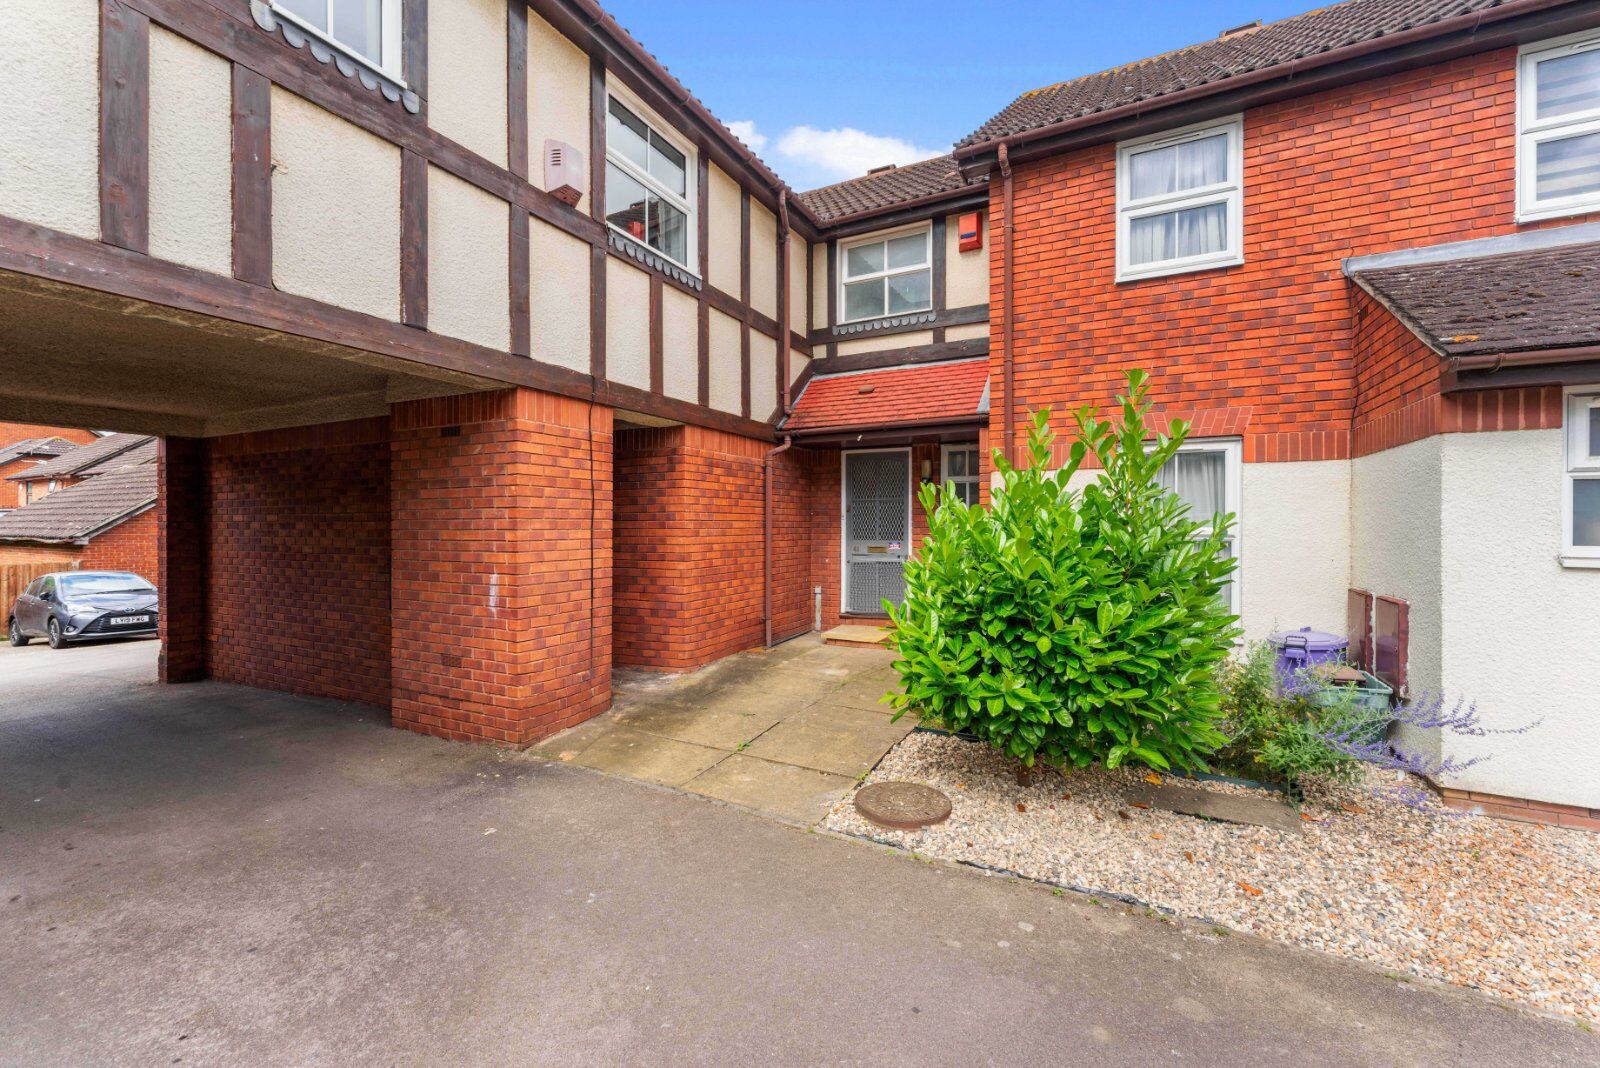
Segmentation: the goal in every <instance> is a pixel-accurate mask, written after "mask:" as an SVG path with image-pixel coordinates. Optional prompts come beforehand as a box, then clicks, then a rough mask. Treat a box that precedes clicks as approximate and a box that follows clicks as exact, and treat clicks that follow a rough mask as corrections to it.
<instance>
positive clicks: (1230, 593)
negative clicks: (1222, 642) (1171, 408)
mask: <svg viewBox="0 0 1600 1068" xmlns="http://www.w3.org/2000/svg"><path fill="white" fill-rule="evenodd" d="M1243 458H1244V457H1243V450H1242V449H1241V448H1240V444H1239V442H1237V441H1197V442H1192V443H1189V444H1186V445H1184V446H1183V447H1182V448H1181V449H1179V450H1178V453H1177V455H1175V456H1173V458H1172V459H1170V460H1168V461H1167V463H1166V465H1165V466H1164V467H1162V469H1161V474H1160V479H1161V484H1162V485H1164V486H1166V487H1167V488H1168V489H1170V490H1172V491H1173V492H1174V493H1176V494H1177V495H1178V496H1179V497H1180V498H1181V499H1182V500H1183V502H1184V503H1185V504H1187V505H1188V506H1189V512H1190V514H1191V515H1192V516H1193V517H1194V518H1195V519H1198V520H1199V521H1200V522H1202V523H1209V522H1210V521H1212V520H1213V519H1215V518H1216V517H1217V516H1221V515H1229V514H1231V515H1233V516H1234V524H1233V528H1232V532H1231V533H1230V535H1229V537H1228V539H1227V541H1226V542H1225V543H1224V550H1223V551H1224V552H1226V553H1227V554H1228V555H1229V556H1231V557H1233V558H1234V559H1236V560H1237V559H1240V542H1241V539H1240V537H1239V520H1240V516H1241V515H1242V514H1243V513H1242V510H1241V508H1240V497H1241V492H1240V484H1241V482H1242V480H1243V479H1242V475H1243V463H1242V461H1243ZM1224 596H1226V597H1227V599H1228V604H1229V606H1230V607H1231V608H1232V609H1233V611H1234V613H1235V614H1237V613H1238V611H1239V573H1238V572H1237V571H1235V572H1234V574H1233V580H1232V581H1231V582H1229V583H1228V586H1227V588H1226V590H1225V591H1224Z"/></svg>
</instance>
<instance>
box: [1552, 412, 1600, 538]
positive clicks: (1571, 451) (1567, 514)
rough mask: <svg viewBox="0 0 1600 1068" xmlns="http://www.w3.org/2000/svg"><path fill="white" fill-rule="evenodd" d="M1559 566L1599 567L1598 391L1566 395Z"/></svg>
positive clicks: (1599, 458) (1599, 452)
mask: <svg viewBox="0 0 1600 1068" xmlns="http://www.w3.org/2000/svg"><path fill="white" fill-rule="evenodd" d="M1561 505H1562V508H1561V510H1562V512H1563V518H1564V519H1565V522H1564V523H1563V524H1562V525H1563V526H1564V527H1565V528H1566V537H1565V541H1566V545H1565V546H1564V547H1563V552H1562V554H1561V560H1562V563H1564V564H1567V565H1568V566H1569V567H1600V392H1596V391H1594V390H1592V389H1590V390H1588V391H1586V392H1577V393H1569V394H1568V395H1567V479H1566V486H1565V487H1564V488H1563V490H1562V502H1561Z"/></svg>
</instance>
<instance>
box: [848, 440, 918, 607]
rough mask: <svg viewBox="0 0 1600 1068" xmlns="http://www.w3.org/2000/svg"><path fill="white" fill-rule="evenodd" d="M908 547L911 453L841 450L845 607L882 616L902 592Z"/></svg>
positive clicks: (909, 539)
mask: <svg viewBox="0 0 1600 1068" xmlns="http://www.w3.org/2000/svg"><path fill="white" fill-rule="evenodd" d="M910 548H911V453H910V452H909V451H907V450H905V449H894V450H886V451H879V452H847V453H845V454H844V586H845V593H844V607H845V611H846V612H849V613H851V614H852V615H873V616H875V615H881V614H882V613H883V602H884V601H885V600H887V601H890V602H892V603H894V604H899V603H900V601H901V599H902V598H903V597H904V596H905V592H906V576H905V563H906V553H907V551H908V550H909V549H910Z"/></svg>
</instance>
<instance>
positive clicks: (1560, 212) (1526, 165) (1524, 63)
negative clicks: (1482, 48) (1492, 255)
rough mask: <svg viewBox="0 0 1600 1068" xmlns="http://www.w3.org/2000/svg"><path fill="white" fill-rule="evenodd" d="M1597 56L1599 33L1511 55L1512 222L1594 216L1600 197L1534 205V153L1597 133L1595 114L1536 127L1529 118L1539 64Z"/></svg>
mask: <svg viewBox="0 0 1600 1068" xmlns="http://www.w3.org/2000/svg"><path fill="white" fill-rule="evenodd" d="M1596 50H1600V33H1596V32H1595V31H1593V30H1588V31H1585V32H1584V33H1579V34H1573V35H1571V36H1568V37H1560V38H1557V39H1556V40H1554V41H1540V42H1539V43H1537V44H1531V45H1523V46H1522V48H1521V49H1520V50H1519V51H1518V52H1517V166H1516V170H1517V212H1516V218H1517V221H1518V222H1533V221H1536V220H1538V219H1555V218H1560V217H1561V216H1564V215H1580V214H1583V213H1584V212H1590V211H1596V210H1600V193H1581V194H1577V195H1574V196H1568V197H1559V198H1557V199H1554V200H1547V201H1543V202H1541V201H1539V200H1538V196H1537V195H1538V191H1539V181H1538V179H1539V168H1538V164H1537V161H1536V153H1537V151H1538V148H1539V145H1540V144H1542V143H1543V142H1545V141H1554V140H1561V139H1564V138H1568V137H1572V136H1575V135H1578V134H1586V133H1600V108H1594V109H1591V110H1589V111H1583V112H1579V113H1577V114H1575V115H1562V116H1560V117H1559V118H1554V119H1545V120H1543V121H1540V120H1539V119H1538V118H1537V117H1536V116H1535V113H1534V109H1535V105H1536V104H1537V103H1538V92H1537V90H1538V80H1537V78H1536V76H1535V74H1536V71H1537V68H1538V66H1539V64H1540V63H1541V62H1543V61H1545V60H1549V59H1560V58H1561V57H1563V56H1570V55H1576V54H1578V53H1580V52H1593V51H1596Z"/></svg>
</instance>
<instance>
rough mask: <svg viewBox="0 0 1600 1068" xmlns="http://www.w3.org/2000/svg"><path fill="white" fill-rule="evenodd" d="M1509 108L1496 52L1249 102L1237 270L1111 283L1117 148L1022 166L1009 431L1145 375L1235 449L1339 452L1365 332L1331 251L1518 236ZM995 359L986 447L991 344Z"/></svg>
mask: <svg viewBox="0 0 1600 1068" xmlns="http://www.w3.org/2000/svg"><path fill="white" fill-rule="evenodd" d="M1514 102H1515V52H1514V51H1513V50H1510V49H1502V50H1499V51H1495V52H1490V53H1484V54H1482V55H1478V56H1471V57H1467V58H1464V59H1460V60H1456V61H1452V62H1449V63H1441V64H1437V65H1435V66H1431V67H1428V68H1424V69H1420V70H1416V71H1410V72H1405V73H1401V74H1395V75H1391V76H1388V77H1384V78H1379V79H1374V80H1372V81H1368V82H1365V83H1362V84H1360V85H1356V86H1351V87H1347V88H1342V89H1337V90H1329V91H1327V92H1322V93H1317V94H1313V95H1310V96H1306V97H1302V98H1298V99H1294V100H1289V101H1284V102H1281V103H1277V104H1271V105H1267V106H1265V107H1261V108H1256V109H1253V110H1250V111H1247V112H1246V113H1245V116H1244V167H1245V172H1244V175H1245V190H1244V198H1245V214H1244V234H1245V236H1244V241H1245V263H1244V264H1242V265H1240V266H1237V267H1230V268H1225V269H1220V270H1210V271H1202V272H1195V273H1192V274H1185V275H1176V276H1172V277H1168V278H1156V279H1148V280H1144V281H1138V282H1131V283H1124V284H1121V285H1119V284H1117V283H1116V281H1115V269H1116V265H1115V247H1116V242H1115V220H1116V193H1115V181H1114V179H1115V160H1116V149H1115V146H1114V145H1109V144H1107V145H1099V146H1094V147H1091V148H1086V149H1082V150H1079V151H1075V152H1070V153H1066V154H1063V155H1060V156H1056V157H1053V158H1050V159H1046V160H1041V161H1037V162H1031V163H1027V164H1021V165H1018V167H1017V168H1016V171H1015V196H1016V225H1017V228H1018V233H1017V237H1016V250H1015V264H1014V269H1015V287H1016V294H1015V300H1016V305H1017V306H1016V308H1015V315H1014V322H1013V329H1014V331H1015V352H1016V361H1015V375H1016V391H1017V398H1018V402H1019V403H1018V406H1017V407H1018V410H1017V411H1016V413H1015V419H1016V423H1015V424H1014V433H1015V438H1014V440H1015V442H1017V443H1020V442H1021V441H1022V439H1023V433H1024V431H1023V429H1022V424H1023V422H1024V421H1025V419H1026V416H1027V413H1028V412H1030V411H1032V410H1033V409H1036V408H1038V407H1041V406H1044V405H1049V406H1051V407H1052V408H1053V409H1054V417H1053V422H1054V424H1055V426H1056V427H1057V429H1058V430H1061V431H1067V430H1068V428H1069V427H1070V426H1071V422H1070V409H1072V408H1074V407H1077V406H1079V405H1082V404H1094V405H1105V404H1107V403H1109V401H1110V400H1111V398H1112V396H1113V395H1114V394H1115V392H1116V390H1117V389H1118V388H1119V387H1120V385H1121V381H1122V372H1123V371H1124V370H1126V369H1128V368H1133V367H1142V368H1146V369H1148V370H1150V371H1151V372H1152V374H1153V376H1154V382H1153V387H1154V395H1155V399H1156V401H1157V403H1158V405H1159V406H1160V408H1161V409H1162V410H1163V411H1165V412H1167V413H1168V414H1174V415H1183V416H1185V417H1193V416H1195V415H1196V414H1198V413H1210V414H1206V415H1204V417H1205V418H1207V419H1214V420H1217V421H1219V422H1232V423H1234V424H1239V423H1241V422H1242V423H1243V424H1244V426H1245V429H1244V432H1243V436H1244V440H1245V459H1246V460H1247V461H1271V460H1298V459H1322V458H1326V459H1334V458H1340V457H1343V456H1347V455H1349V453H1350V445H1349V440H1348V439H1349V434H1350V431H1351V421H1352V417H1353V416H1355V415H1356V413H1357V394H1358V385H1357V358H1356V339H1355V334H1356V332H1357V330H1358V329H1361V328H1362V327H1358V319H1357V315H1356V311H1357V305H1358V303H1359V301H1358V299H1357V297H1356V290H1355V289H1354V287H1353V286H1352V285H1351V284H1350V283H1349V282H1348V281H1346V280H1345V279H1344V277H1343V276H1342V274H1341V261H1342V260H1343V259H1345V258H1346V257H1349V256H1356V255H1364V254H1368V253H1376V252H1385V251H1391V250H1395V249H1403V248H1410V247H1414V246H1421V245H1432V244H1440V243H1444V242H1448V241H1459V240H1467V239H1471V238H1478V237H1488V236H1492V235H1498V234H1507V233H1512V232H1515V231H1516V230H1517V229H1518V227H1517V226H1516V224H1515V223H1514V222H1513V215H1514V167H1513V152H1514V147H1515V131H1516V122H1515V118H1514V113H1513V108H1514ZM990 200H991V207H992V210H993V212H994V214H995V216H996V217H995V224H994V225H993V226H991V228H990V233H991V234H992V235H993V236H994V240H993V241H992V242H991V271H992V273H991V278H992V280H993V284H992V289H991V311H992V313H993V317H994V323H995V326H994V329H993V331H992V336H993V337H994V338H995V339H996V345H997V347H998V346H999V345H1001V344H1003V341H1002V339H1003V322H1004V317H1005V316H1006V315H1007V314H1008V313H1009V312H1010V311H1011V309H1007V308H1006V307H1005V294H1004V292H1003V288H1002V286H1001V284H1000V282H1001V277H1002V275H1001V271H1002V265H1003V262H1004V260H1003V257H1004V250H1005V249H1004V246H1005V235H1004V225H1003V224H1004V203H1003V200H1002V197H1001V186H1000V183H999V181H998V179H997V180H996V181H995V183H994V184H993V185H992V186H991V196H990ZM1578 221H1582V220H1581V219H1562V220H1554V221H1552V222H1550V223H1546V224H1544V225H1570V224H1571V223H1573V222H1578ZM1366 329H1370V330H1372V331H1380V330H1381V329H1382V328H1381V327H1380V326H1379V325H1377V324H1375V323H1374V324H1371V325H1370V326H1368V327H1366ZM1377 340H1378V339H1376V338H1374V339H1372V343H1373V344H1374V345H1376V342H1377ZM992 363H993V364H994V367H995V375H994V392H995V405H994V410H995V412H996V415H995V416H994V418H993V420H992V427H993V428H994V429H995V430H996V431H997V433H996V434H995V439H996V440H995V443H996V444H997V445H998V444H1000V437H1001V435H1000V434H999V433H998V431H999V430H1000V428H1001V426H1002V418H1003V417H1002V415H1001V414H1000V413H1002V412H1004V411H1005V407H1004V382H1003V377H1002V375H1001V374H1000V371H999V368H1000V359H999V353H998V351H997V353H996V355H995V356H994V357H993V358H992ZM1377 371H1378V368H1377V367H1376V366H1374V372H1375V373H1374V374H1373V375H1372V376H1370V378H1369V382H1368V384H1369V385H1379V388H1380V393H1382V394H1384V395H1393V396H1395V397H1399V396H1402V395H1408V391H1414V390H1415V388H1417V387H1416V383H1414V382H1411V381H1409V379H1408V378H1407V376H1406V375H1402V376H1400V377H1399V378H1388V377H1385V376H1384V375H1383V374H1379V373H1376V372H1377ZM1408 373H1409V372H1408ZM1380 383H1381V385H1380ZM1382 403H1384V402H1383V401H1382V400H1378V401H1374V404H1375V405H1381V404H1382ZM1363 414H1364V415H1365V416H1368V417H1374V416H1376V414H1377V412H1376V411H1367V410H1365V409H1363ZM1070 440H1071V436H1070V432H1069V433H1064V434H1063V439H1062V442H1061V447H1063V448H1064V447H1065V446H1066V445H1067V444H1069V443H1070Z"/></svg>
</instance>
